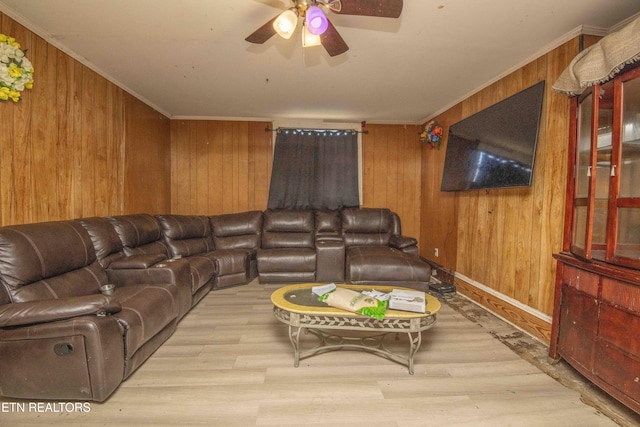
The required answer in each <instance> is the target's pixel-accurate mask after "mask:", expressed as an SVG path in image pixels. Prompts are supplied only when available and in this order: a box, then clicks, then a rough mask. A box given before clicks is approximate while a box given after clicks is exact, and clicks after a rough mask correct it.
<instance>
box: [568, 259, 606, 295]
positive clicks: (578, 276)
mask: <svg viewBox="0 0 640 427" xmlns="http://www.w3.org/2000/svg"><path fill="white" fill-rule="evenodd" d="M562 282H563V283H565V284H567V285H568V286H570V287H572V288H575V289H578V290H580V291H582V292H584V293H585V294H589V295H591V296H593V297H597V296H598V284H599V283H600V276H598V275H597V274H593V273H589V272H587V271H584V270H578V269H577V268H573V267H571V266H568V265H565V266H564V268H563V270H562Z"/></svg>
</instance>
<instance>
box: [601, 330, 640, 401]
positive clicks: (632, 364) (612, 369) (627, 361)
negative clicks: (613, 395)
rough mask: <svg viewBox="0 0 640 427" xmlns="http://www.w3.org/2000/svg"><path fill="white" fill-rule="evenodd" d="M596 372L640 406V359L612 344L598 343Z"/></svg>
mask: <svg viewBox="0 0 640 427" xmlns="http://www.w3.org/2000/svg"><path fill="white" fill-rule="evenodd" d="M594 374H596V375H597V376H598V377H599V378H600V379H602V380H603V381H605V382H606V383H607V384H610V385H611V386H613V387H614V388H616V389H617V390H619V391H621V392H622V393H623V395H624V396H625V397H626V398H628V399H630V400H632V401H633V402H632V403H634V406H635V407H636V408H638V407H640V361H639V360H638V359H635V358H633V357H630V356H627V355H626V354H624V353H622V352H621V351H620V350H618V349H617V348H615V347H612V346H611V345H610V344H608V343H606V342H604V341H599V342H598V344H597V345H596V352H595V366H594Z"/></svg>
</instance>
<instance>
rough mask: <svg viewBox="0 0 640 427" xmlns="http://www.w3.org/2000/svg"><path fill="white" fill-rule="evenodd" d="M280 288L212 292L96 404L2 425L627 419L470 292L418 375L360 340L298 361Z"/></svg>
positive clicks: (429, 337) (588, 422)
mask: <svg viewBox="0 0 640 427" xmlns="http://www.w3.org/2000/svg"><path fill="white" fill-rule="evenodd" d="M276 288H277V286H275V285H259V284H257V282H256V281H254V282H252V283H251V284H249V285H246V286H240V287H234V288H230V289H225V290H221V291H216V292H212V293H210V294H209V295H208V296H207V297H205V299H203V300H202V301H201V302H200V304H198V306H196V307H195V308H194V309H193V310H192V311H191V312H190V313H189V314H188V315H187V317H186V318H185V319H183V321H182V322H181V323H180V324H179V326H178V329H177V331H176V333H175V334H174V335H173V336H172V337H171V338H170V339H169V340H168V341H167V342H166V343H165V344H164V345H163V346H162V347H161V348H160V349H159V350H158V351H157V352H156V353H155V354H154V355H153V356H151V358H150V359H149V360H148V361H147V362H146V363H145V364H144V365H143V366H142V367H141V368H140V369H139V370H138V371H137V372H136V373H135V374H134V375H133V376H132V377H130V378H129V379H128V380H127V381H126V382H124V383H123V384H122V385H121V386H120V388H119V389H118V390H116V392H115V393H114V394H113V395H112V396H111V397H110V399H109V400H107V401H106V402H105V403H102V404H99V403H95V402H93V403H91V404H90V412H88V413H77V412H62V413H29V412H28V411H25V412H24V413H23V412H20V411H9V412H4V413H0V425H2V426H27V425H34V426H35V425H42V424H45V423H46V424H49V425H65V426H69V425H82V426H98V425H120V426H129V425H132V426H134V425H135V426H146V425H149V426H159V425H182V426H185V425H208V426H225V427H226V426H243V427H245V426H303V425H304V426H314V425H317V426H362V427H371V426H385V427H386V426H397V427H413V426H447V427H448V426H474V427H477V426H544V427H547V426H581V427H590V426H615V425H625V424H624V422H625V420H622V421H621V420H616V421H617V422H616V421H614V420H612V419H611V418H609V417H607V416H605V415H604V414H603V413H602V412H600V411H598V410H597V409H595V408H594V407H592V406H589V405H587V404H585V403H583V401H582V399H581V394H580V393H579V392H578V391H575V390H573V389H571V388H568V387H565V386H564V385H562V384H561V383H560V382H558V381H556V380H555V379H553V378H552V377H551V376H549V375H547V374H546V373H544V372H542V371H541V370H540V369H538V368H537V367H536V366H534V364H532V363H529V362H528V361H526V360H524V359H523V358H522V357H521V356H520V355H518V354H517V352H515V351H513V350H512V349H511V348H510V347H509V346H508V345H505V344H504V343H503V342H502V341H501V340H499V339H498V338H497V336H498V335H500V334H502V335H504V336H508V335H509V333H511V334H512V333H513V332H514V331H516V330H515V329H513V328H511V327H510V326H508V325H506V324H504V323H502V322H498V323H496V322H495V318H494V322H493V324H492V326H491V330H489V329H487V328H486V327H485V326H483V325H482V324H480V323H478V322H477V321H473V320H470V319H469V318H468V316H465V315H463V314H464V313H462V314H461V310H460V301H459V300H456V301H457V302H456V301H452V302H453V303H452V304H447V303H445V304H443V307H442V310H441V311H440V313H439V314H438V322H437V324H436V326H434V327H433V328H432V329H431V330H429V331H426V332H425V333H424V334H423V345H422V348H421V349H420V351H419V353H418V354H417V355H416V358H415V362H416V367H415V375H413V376H412V375H409V374H408V372H407V368H406V367H404V366H401V365H399V364H396V363H394V362H391V361H389V360H386V359H383V358H381V357H379V356H376V355H372V354H368V353H364V352H356V351H339V352H332V353H326V354H322V355H317V356H313V357H310V358H307V359H303V360H302V361H301V363H300V367H299V368H294V367H293V352H292V348H291V343H290V342H289V340H288V337H287V333H286V329H287V327H286V326H285V325H284V324H282V323H280V322H278V321H277V320H276V319H275V318H274V316H273V314H272V305H271V303H270V299H269V297H270V294H271V292H272V291H273V290H274V289H276ZM456 298H460V297H456ZM469 304H470V303H469ZM474 307H475V306H474ZM473 310H479V309H478V308H477V307H475V308H473ZM500 328H502V330H500ZM512 336H513V335H512ZM305 339H308V340H309V343H311V340H313V338H312V337H311V336H309V337H308V338H305ZM391 344H392V345H393V346H396V345H398V346H402V345H406V341H405V339H404V338H400V339H399V340H397V341H393V340H392V343H391ZM0 369H1V367H0ZM0 402H21V401H15V400H9V399H4V400H2V401H0Z"/></svg>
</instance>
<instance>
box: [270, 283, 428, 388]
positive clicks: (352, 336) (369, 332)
mask: <svg viewBox="0 0 640 427" xmlns="http://www.w3.org/2000/svg"><path fill="white" fill-rule="evenodd" d="M314 286H318V283H302V284H296V285H288V286H283V287H282V288H279V289H277V290H276V291H274V292H273V294H271V301H272V302H273V306H274V307H273V313H274V315H275V317H276V318H277V319H278V320H280V321H281V322H283V323H285V324H287V325H289V340H290V341H291V344H292V345H293V350H294V358H295V360H294V366H295V367H298V366H299V365H300V359H302V358H305V357H309V356H312V355H314V354H318V353H324V352H327V351H333V350H342V349H352V350H364V351H367V352H370V353H375V354H378V355H381V356H383V357H386V358H388V359H390V360H393V361H395V362H398V363H401V364H403V365H405V366H407V367H408V368H409V373H410V374H412V375H413V357H414V356H415V354H416V352H417V351H418V349H419V348H420V344H421V342H422V332H423V331H425V330H427V329H429V328H431V327H432V326H433V325H434V324H435V323H436V313H437V312H438V310H440V302H439V301H438V300H437V299H436V298H434V297H432V296H431V295H428V294H425V300H426V312H425V313H413V312H409V311H398V310H387V312H386V314H385V317H384V319H382V320H377V319H373V318H371V317H367V316H363V315H360V314H356V313H351V312H349V311H345V310H342V309H339V308H334V307H330V306H328V305H327V304H326V303H324V302H320V301H318V296H317V295H315V294H313V293H312V292H311V288H313V287H314ZM337 286H338V287H341V288H346V289H353V290H356V291H363V290H372V289H375V290H376V291H380V292H384V293H389V292H391V291H392V290H393V289H404V290H409V289H408V288H400V287H396V286H376V285H343V284H338V285H337ZM411 290H414V289H411ZM308 332H311V333H312V334H314V335H315V336H317V337H318V339H319V340H320V342H319V343H318V345H316V346H315V347H312V348H310V349H306V350H304V351H303V350H301V349H300V335H301V333H305V334H306V333H308ZM393 333H396V334H397V333H405V334H407V336H408V337H409V351H408V354H407V355H403V354H398V353H396V352H394V351H391V350H390V349H388V348H387V347H385V345H384V338H385V337H386V336H387V335H389V334H393Z"/></svg>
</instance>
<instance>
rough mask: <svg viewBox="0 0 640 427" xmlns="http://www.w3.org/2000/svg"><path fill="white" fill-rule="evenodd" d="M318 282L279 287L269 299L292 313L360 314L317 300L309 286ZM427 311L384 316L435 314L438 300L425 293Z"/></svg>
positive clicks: (393, 312)
mask: <svg viewBox="0 0 640 427" xmlns="http://www.w3.org/2000/svg"><path fill="white" fill-rule="evenodd" d="M318 285H320V284H318V283H301V284H297V285H288V286H284V287H282V288H279V289H277V290H275V291H274V292H273V294H271V301H272V302H273V304H274V305H275V306H277V307H280V308H282V309H285V310H287V311H290V312H293V313H302V314H326V315H353V316H362V315H361V314H356V313H351V312H349V311H345V310H341V309H339V308H335V307H331V306H329V305H327V304H326V303H324V302H321V301H318V296H317V295H315V294H314V293H313V292H311V288H313V287H314V286H318ZM336 286H338V287H340V288H346V289H353V290H355V291H358V292H360V291H363V290H372V289H375V290H376V291H380V292H384V293H389V292H391V291H392V290H393V289H405V290H415V289H410V288H404V287H399V286H378V285H348V284H336ZM425 298H426V300H425V301H426V311H427V313H413V312H409V311H399V310H387V313H386V314H385V318H389V317H391V318H414V317H424V316H428V315H431V314H435V313H436V312H437V311H438V310H440V301H438V300H437V299H436V298H434V297H433V296H431V295H429V294H425Z"/></svg>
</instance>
